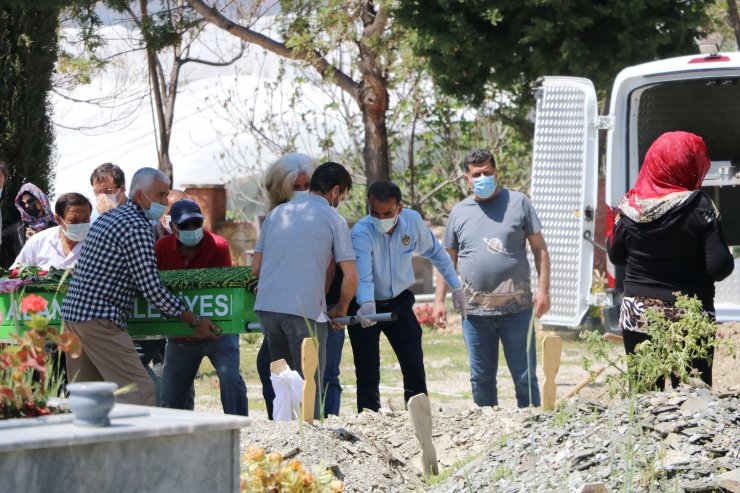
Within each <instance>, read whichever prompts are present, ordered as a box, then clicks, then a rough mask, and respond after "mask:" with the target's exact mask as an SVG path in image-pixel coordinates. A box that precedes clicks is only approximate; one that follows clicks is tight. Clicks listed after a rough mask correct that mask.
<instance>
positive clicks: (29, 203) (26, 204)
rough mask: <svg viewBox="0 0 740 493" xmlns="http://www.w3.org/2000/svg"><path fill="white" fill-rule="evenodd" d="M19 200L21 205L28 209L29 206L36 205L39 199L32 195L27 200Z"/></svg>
mask: <svg viewBox="0 0 740 493" xmlns="http://www.w3.org/2000/svg"><path fill="white" fill-rule="evenodd" d="M18 202H19V203H20V204H21V207H23V208H24V209H28V208H29V207H33V206H34V205H36V204H38V202H39V201H38V200H37V199H36V197H31V198H29V199H26V200H23V199H20V200H19V201H18Z"/></svg>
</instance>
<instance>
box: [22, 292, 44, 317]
mask: <svg viewBox="0 0 740 493" xmlns="http://www.w3.org/2000/svg"><path fill="white" fill-rule="evenodd" d="M48 304H49V302H48V301H46V300H45V299H44V298H42V297H41V296H38V295H35V294H29V295H28V296H25V297H24V298H23V299H21V311H22V312H23V313H28V312H31V313H38V312H42V311H44V310H45V309H46V305H48Z"/></svg>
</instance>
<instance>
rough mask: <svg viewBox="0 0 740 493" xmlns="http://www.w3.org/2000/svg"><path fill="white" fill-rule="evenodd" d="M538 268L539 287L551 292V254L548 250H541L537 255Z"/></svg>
mask: <svg viewBox="0 0 740 493" xmlns="http://www.w3.org/2000/svg"><path fill="white" fill-rule="evenodd" d="M534 264H535V267H536V268H537V289H539V290H540V291H543V292H545V293H549V292H550V254H549V253H547V250H540V251H539V252H537V255H536V256H535V262H534Z"/></svg>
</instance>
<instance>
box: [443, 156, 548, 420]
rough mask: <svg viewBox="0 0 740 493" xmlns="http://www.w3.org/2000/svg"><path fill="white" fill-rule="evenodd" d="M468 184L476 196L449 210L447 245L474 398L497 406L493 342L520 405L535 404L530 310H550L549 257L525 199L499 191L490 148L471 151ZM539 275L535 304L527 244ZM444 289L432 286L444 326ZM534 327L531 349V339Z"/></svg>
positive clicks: (539, 313)
mask: <svg viewBox="0 0 740 493" xmlns="http://www.w3.org/2000/svg"><path fill="white" fill-rule="evenodd" d="M464 167H465V178H466V181H467V182H468V184H469V185H470V186H471V188H472V189H473V192H474V195H473V196H472V197H468V198H467V199H465V200H463V201H462V202H459V203H458V204H456V205H455V206H454V207H453V208H452V212H450V217H449V220H448V222H447V228H446V230H445V236H444V246H445V248H446V249H447V253H449V254H450V257H451V258H452V261H453V262H454V263H455V264H456V265H457V267H458V272H459V273H460V277H462V280H463V286H464V288H465V295H466V300H467V315H468V316H467V318H466V319H464V320H463V336H464V337H465V345H466V346H467V349H468V356H469V358H470V382H471V385H472V390H473V400H474V401H475V403H476V404H478V405H479V406H496V405H498V395H497V392H496V373H497V371H498V352H499V349H498V343H499V340H501V343H502V345H503V348H504V354H505V355H506V362H507V365H508V367H509V371H510V372H511V375H512V378H513V380H514V385H515V390H516V398H517V404H518V406H519V407H526V406H529V405H534V406H539V405H540V394H539V388H538V384H537V374H536V364H537V357H536V352H535V345H534V328H533V327H532V325H531V322H532V312H533V310H534V315H535V316H537V317H541V316H542V315H544V314H545V313H546V312H547V310H549V309H550V295H549V292H550V257H549V255H548V253H547V245H546V244H545V240H544V238H543V236H542V232H541V229H542V228H541V226H540V222H539V220H538V219H537V214H536V212H535V210H534V208H533V207H532V204H531V203H530V201H529V199H528V198H527V196H526V195H524V194H522V193H520V192H515V191H512V190H507V189H504V188H500V187H498V188H497V187H496V177H497V170H496V162H495V160H494V158H493V155H492V154H491V153H490V152H489V151H487V150H477V151H473V152H471V153H469V154H468V155H467V156H466V157H465V160H464ZM527 243H529V246H530V248H531V249H532V254H533V256H534V259H535V266H536V268H537V273H538V286H537V291H536V294H535V296H534V300H533V299H532V289H531V287H530V272H529V263H528V261H527V252H526V244H527ZM445 293H446V285H445V283H444V282H440V281H439V280H438V282H437V298H436V302H435V308H434V317H435V319H436V320H437V322H438V323H440V324H442V325H443V324H444V323H445V321H446V318H447V314H446V311H445V307H444V296H445ZM530 327H532V332H531V338H530V345H529V347H527V339H528V334H529V333H530V330H529V329H530Z"/></svg>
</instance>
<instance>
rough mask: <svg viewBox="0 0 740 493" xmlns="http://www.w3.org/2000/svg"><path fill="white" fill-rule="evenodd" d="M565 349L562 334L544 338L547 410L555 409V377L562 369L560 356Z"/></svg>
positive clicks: (543, 389)
mask: <svg viewBox="0 0 740 493" xmlns="http://www.w3.org/2000/svg"><path fill="white" fill-rule="evenodd" d="M562 351H563V340H562V339H561V338H560V336H545V338H544V339H543V340H542V370H543V372H544V374H545V381H544V382H543V383H542V408H543V409H545V410H546V411H551V410H553V409H555V400H556V399H557V385H556V384H555V377H556V376H557V374H558V370H559V369H560V357H561V354H562Z"/></svg>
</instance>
